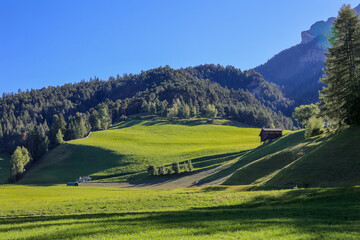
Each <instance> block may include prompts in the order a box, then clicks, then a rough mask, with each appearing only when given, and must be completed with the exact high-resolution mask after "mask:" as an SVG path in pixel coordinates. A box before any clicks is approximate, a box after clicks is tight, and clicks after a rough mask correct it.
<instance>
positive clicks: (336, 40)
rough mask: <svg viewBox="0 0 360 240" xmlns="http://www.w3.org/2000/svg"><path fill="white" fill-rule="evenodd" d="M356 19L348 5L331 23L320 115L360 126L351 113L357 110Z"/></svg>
mask: <svg viewBox="0 0 360 240" xmlns="http://www.w3.org/2000/svg"><path fill="white" fill-rule="evenodd" d="M359 24H360V23H359V19H358V17H357V16H356V13H355V11H353V10H352V9H351V7H350V5H345V6H343V7H342V8H341V9H340V11H339V15H338V17H337V18H336V19H335V21H334V28H333V36H334V37H333V39H331V42H332V43H333V45H332V47H330V48H329V49H328V51H329V52H328V54H327V56H326V64H325V67H326V68H325V77H324V78H323V79H322V82H323V83H325V84H326V85H327V87H325V88H323V89H322V90H321V92H320V103H321V110H322V114H323V115H326V116H327V117H329V118H330V119H331V120H333V121H334V122H336V123H337V124H339V126H340V127H341V126H342V125H344V124H353V123H355V122H359V119H358V115H359V114H360V113H358V111H357V112H354V111H355V110H356V109H357V108H359V106H358V105H359V104H358V103H359V102H357V101H359V92H360V91H359V90H360V85H359V84H360V83H359V74H358V67H359V62H358V61H359V57H360V53H359V51H358V50H359V48H360V38H358V37H356V36H357V34H358V32H359V27H360V25H359Z"/></svg>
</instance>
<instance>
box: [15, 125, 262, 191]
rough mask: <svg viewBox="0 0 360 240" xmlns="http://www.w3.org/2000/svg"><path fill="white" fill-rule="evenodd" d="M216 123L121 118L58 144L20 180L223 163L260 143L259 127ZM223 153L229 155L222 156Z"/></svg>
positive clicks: (115, 176)
mask: <svg viewBox="0 0 360 240" xmlns="http://www.w3.org/2000/svg"><path fill="white" fill-rule="evenodd" d="M221 123H222V122H220V121H219V122H216V125H215V124H197V123H194V122H185V123H171V122H168V121H127V122H123V123H120V124H117V125H115V126H113V127H112V128H111V129H110V130H108V131H100V132H93V133H92V134H91V136H90V137H89V138H86V139H81V140H75V141H71V142H68V143H67V144H65V145H63V146H60V147H58V148H57V149H55V150H53V151H52V152H51V153H49V154H48V156H47V157H46V158H45V159H44V161H43V162H42V163H41V164H39V165H38V166H36V167H34V168H33V169H32V170H30V171H29V173H28V174H27V175H26V176H25V178H24V179H23V180H22V181H21V183H42V184H49V183H65V182H67V181H74V180H75V179H76V178H77V177H79V176H82V175H90V176H92V177H93V178H94V179H97V180H98V181H105V182H116V181H126V180H129V179H134V178H135V179H136V178H137V177H139V173H140V174H141V173H145V171H146V168H147V166H148V165H149V164H153V165H156V166H161V165H164V164H165V165H166V164H171V163H173V162H183V161H186V160H190V159H191V160H193V163H194V167H195V170H200V169H201V168H208V167H215V166H217V165H219V164H225V163H227V162H229V161H231V160H233V159H234V158H236V154H237V153H241V152H242V151H244V150H249V149H253V148H255V147H257V146H259V145H260V139H259V136H258V135H259V132H260V129H257V128H245V127H237V126H229V125H221ZM219 124H220V125H219ZM223 154H229V155H231V154H233V155H234V157H233V159H227V160H226V161H225V162H224V161H223V160H224V159H223V157H224V155H223ZM200 157H201V159H200V160H199V159H198V158H200ZM209 160H211V161H209ZM200 161H201V162H200ZM205 162H206V163H205Z"/></svg>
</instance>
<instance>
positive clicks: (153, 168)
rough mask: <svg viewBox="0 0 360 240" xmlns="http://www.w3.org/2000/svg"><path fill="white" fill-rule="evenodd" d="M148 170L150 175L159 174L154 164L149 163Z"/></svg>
mask: <svg viewBox="0 0 360 240" xmlns="http://www.w3.org/2000/svg"><path fill="white" fill-rule="evenodd" d="M147 171H148V173H149V175H151V176H155V175H158V171H157V169H156V167H155V166H154V165H149V167H148V169H147Z"/></svg>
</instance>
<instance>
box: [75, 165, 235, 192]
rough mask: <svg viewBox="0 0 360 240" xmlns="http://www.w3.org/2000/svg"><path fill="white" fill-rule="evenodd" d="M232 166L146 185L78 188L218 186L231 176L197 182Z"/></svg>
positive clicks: (151, 182) (155, 180)
mask: <svg viewBox="0 0 360 240" xmlns="http://www.w3.org/2000/svg"><path fill="white" fill-rule="evenodd" d="M231 165H232V164H225V165H222V166H219V167H217V168H212V169H209V170H205V171H201V172H198V173H193V174H189V175H185V176H179V177H160V178H158V179H154V180H152V181H148V182H146V183H136V184H133V183H90V182H89V183H82V184H80V186H89V187H90V186H91V187H115V188H145V189H164V188H186V187H196V186H207V185H219V184H221V183H222V182H224V181H225V180H226V179H227V178H228V177H230V175H231V174H229V175H228V176H225V177H222V178H219V179H216V180H214V181H211V182H208V183H204V184H198V182H199V181H200V180H201V179H203V178H205V177H208V176H210V175H212V174H215V173H217V172H219V171H222V170H224V169H226V168H229V167H231Z"/></svg>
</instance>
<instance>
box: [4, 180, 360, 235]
mask: <svg viewBox="0 0 360 240" xmlns="http://www.w3.org/2000/svg"><path fill="white" fill-rule="evenodd" d="M245 188H246V187H235V186H234V187H225V186H219V187H207V188H188V189H167V190H146V189H142V190H139V189H116V188H96V187H77V188H76V187H62V186H52V187H30V186H2V187H1V188H0V196H1V198H0V216H1V217H0V239H240V238H241V239H359V237H360V201H359V199H360V188H357V187H354V188H328V189H296V190H271V191H244V190H245Z"/></svg>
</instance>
